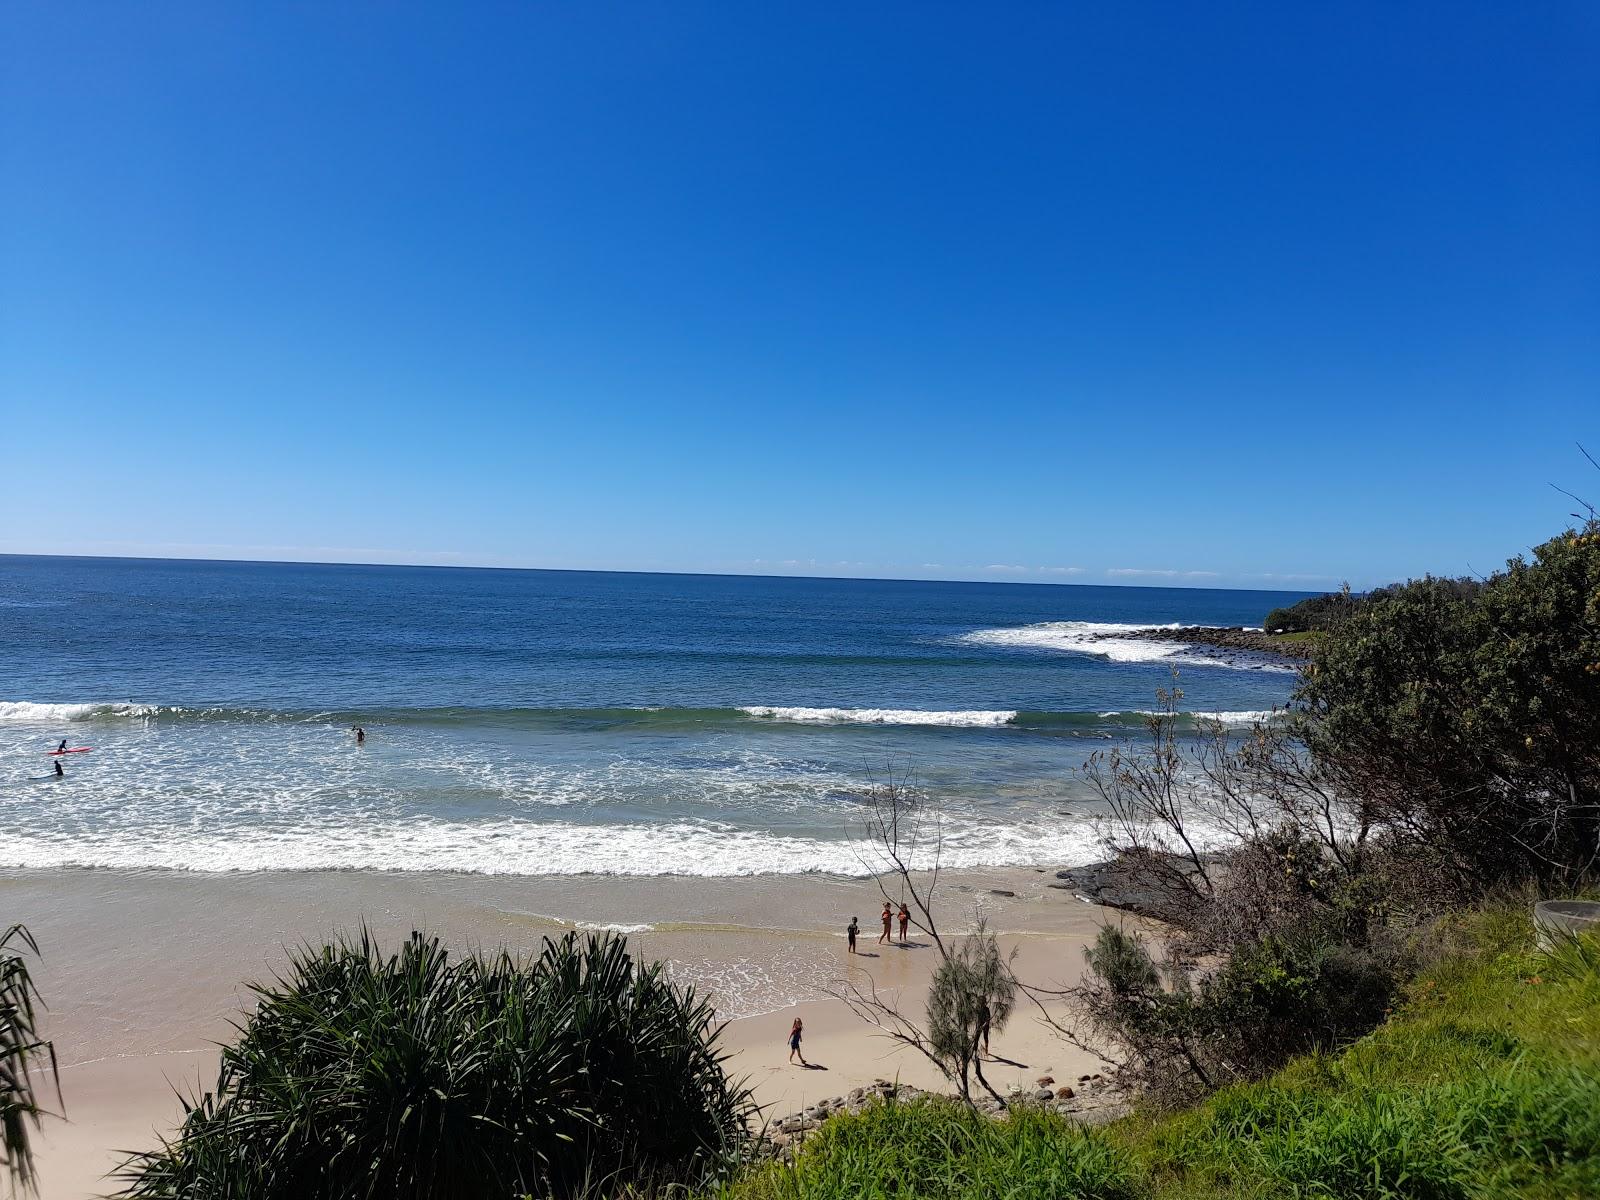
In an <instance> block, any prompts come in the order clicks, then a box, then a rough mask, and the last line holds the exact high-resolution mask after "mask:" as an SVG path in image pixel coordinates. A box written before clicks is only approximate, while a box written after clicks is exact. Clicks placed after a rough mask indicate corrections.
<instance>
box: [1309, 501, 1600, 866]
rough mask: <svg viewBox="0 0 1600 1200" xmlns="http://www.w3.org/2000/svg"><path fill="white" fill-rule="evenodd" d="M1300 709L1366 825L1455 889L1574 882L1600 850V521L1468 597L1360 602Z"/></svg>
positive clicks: (1313, 673) (1324, 656)
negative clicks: (1446, 877)
mask: <svg viewBox="0 0 1600 1200" xmlns="http://www.w3.org/2000/svg"><path fill="white" fill-rule="evenodd" d="M1296 699H1297V701H1298V702H1299V706H1300V707H1299V714H1300V721H1301V730H1302V732H1303V734H1304V737H1305V742H1306V746H1307V747H1308V749H1309V751H1310V753H1311V755H1312V757H1313V758H1314V760H1315V761H1316V763H1317V764H1318V766H1319V768H1320V769H1321V770H1323V771H1324V772H1325V773H1327V775H1328V777H1329V779H1330V780H1331V781H1332V782H1333V783H1334V784H1336V785H1337V790H1338V791H1339V792H1340V793H1341V794H1342V795H1344V796H1346V797H1350V798H1351V799H1353V800H1357V801H1359V804H1360V812H1361V816H1362V819H1363V821H1365V822H1367V823H1368V824H1369V825H1370V826H1371V827H1372V828H1373V829H1374V830H1377V831H1381V832H1382V833H1383V834H1384V835H1385V836H1386V837H1388V838H1389V839H1390V840H1392V841H1395V842H1398V843H1404V844H1406V845H1407V846H1408V847H1409V848H1410V849H1411V850H1413V851H1414V852H1415V853H1416V854H1418V855H1421V856H1424V857H1426V858H1428V859H1430V860H1431V861H1432V862H1433V863H1434V864H1435V869H1436V870H1437V871H1438V872H1440V873H1441V874H1449V875H1452V876H1453V877H1454V878H1455V880H1456V881H1457V882H1458V884H1459V885H1460V887H1461V889H1462V890H1463V891H1464V892H1466V893H1468V894H1482V892H1483V890H1484V889H1485V888H1486V887H1487V886H1490V885H1493V884H1497V883H1510V884H1516V883H1520V882H1521V881H1524V880H1536V881H1540V882H1542V883H1544V884H1546V885H1550V884H1555V885H1566V884H1570V883H1572V882H1574V881H1576V880H1579V879H1581V878H1582V877H1583V876H1584V874H1585V873H1586V872H1588V871H1590V870H1592V868H1593V864H1594V862H1595V852H1596V847H1597V846H1600V524H1597V523H1594V522H1591V523H1589V524H1588V525H1586V526H1585V527H1584V528H1583V529H1582V530H1569V531H1567V532H1566V533H1564V534H1562V535H1561V536H1559V537H1555V538H1552V539H1550V540H1549V541H1547V542H1545V543H1544V544H1542V545H1540V546H1538V547H1537V548H1536V549H1535V550H1534V552H1533V555H1532V557H1531V559H1526V560H1525V559H1522V558H1516V559H1512V560H1511V561H1510V562H1509V563H1508V564H1507V566H1506V569H1505V570H1503V571H1500V572H1496V573H1495V574H1494V575H1491V576H1490V577H1488V578H1487V579H1486V580H1484V581H1483V583H1482V584H1481V585H1475V586H1474V587H1472V588H1470V589H1464V588H1463V587H1462V586H1461V585H1460V582H1459V581H1454V580H1442V579H1422V580H1416V581H1413V582H1411V583H1408V584H1405V585H1403V586H1396V587H1392V588H1388V589H1385V590H1384V591H1383V592H1381V593H1377V594H1374V595H1373V596H1371V597H1369V598H1367V599H1365V600H1363V601H1361V603H1359V604H1358V605H1356V606H1355V608H1354V609H1353V610H1352V611H1351V613H1350V615H1349V616H1348V618H1347V619H1345V620H1343V621H1342V622H1340V623H1339V624H1338V626H1337V627H1336V628H1335V629H1333V630H1332V631H1331V632H1330V633H1329V634H1328V635H1327V636H1325V637H1323V638H1321V639H1320V640H1319V642H1318V644H1317V648H1316V653H1315V656H1314V658H1313V661H1312V663H1311V664H1310V666H1309V667H1308V668H1307V669H1306V671H1305V673H1304V674H1303V676H1302V679H1301V683H1300V686H1299V688H1298V690H1297V692H1296Z"/></svg>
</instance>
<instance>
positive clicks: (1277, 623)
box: [1261, 592, 1356, 633]
mask: <svg viewBox="0 0 1600 1200" xmlns="http://www.w3.org/2000/svg"><path fill="white" fill-rule="evenodd" d="M1355 604H1356V598H1355V597H1354V596H1352V595H1351V594H1350V593H1349V592H1331V593H1329V594H1328V595H1326V596H1311V597H1308V598H1307V599H1305V600H1301V601H1300V602H1298V603H1296V604H1288V605H1285V606H1284V607H1282V608H1275V609H1273V610H1272V611H1271V612H1269V613H1268V614H1267V615H1266V618H1265V619H1264V620H1263V621H1262V622H1261V628H1262V629H1264V630H1266V631H1267V632H1268V633H1313V632H1321V631H1322V630H1325V629H1329V628H1331V627H1332V626H1333V625H1334V624H1335V623H1337V622H1338V621H1340V620H1341V619H1343V618H1344V617H1345V616H1347V615H1348V614H1349V612H1350V610H1351V609H1352V608H1353V607H1354V606H1355Z"/></svg>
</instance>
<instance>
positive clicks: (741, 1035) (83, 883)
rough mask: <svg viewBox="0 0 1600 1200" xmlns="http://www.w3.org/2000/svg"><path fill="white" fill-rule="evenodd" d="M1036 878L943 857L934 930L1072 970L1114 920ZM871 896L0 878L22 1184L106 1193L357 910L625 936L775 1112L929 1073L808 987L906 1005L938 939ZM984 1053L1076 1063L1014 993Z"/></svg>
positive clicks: (492, 884) (385, 924)
mask: <svg viewBox="0 0 1600 1200" xmlns="http://www.w3.org/2000/svg"><path fill="white" fill-rule="evenodd" d="M1051 881H1053V875H1052V873H1050V872H1040V871H1032V870H1026V869H1012V868H1008V869H998V870H993V871H982V870H965V871H952V872H946V873H945V874H944V875H943V876H942V877H941V880H940V886H939V890H938V893H937V897H938V906H937V910H938V913H939V919H940V923H941V930H942V931H943V932H945V933H947V934H948V933H951V932H959V931H960V930H962V929H964V928H966V927H968V926H969V925H970V924H971V923H972V921H973V920H974V919H975V918H976V916H977V915H978V914H979V913H981V914H982V915H983V916H984V917H986V918H987V920H988V921H989V924H990V927H991V928H993V929H994V930H996V932H997V933H999V934H1000V937H1001V941H1002V944H1003V945H1004V946H1006V947H1007V948H1008V949H1009V948H1010V947H1013V946H1014V947H1016V948H1017V950H1018V959H1017V967H1018V971H1019V974H1021V975H1022V976H1023V977H1024V978H1025V979H1027V980H1029V981H1030V982H1035V983H1040V984H1047V983H1065V982H1070V981H1072V980H1073V979H1075V978H1076V977H1077V976H1078V974H1079V973H1080V972H1081V970H1082V953H1081V952H1082V947H1083V946H1084V944H1085V943H1087V942H1089V941H1090V940H1092V939H1093V937H1094V934H1095V931H1096V929H1097V928H1098V927H1099V925H1100V924H1102V923H1103V922H1105V921H1107V920H1110V921H1113V922H1116V921H1121V920H1122V919H1123V918H1122V916H1121V914H1117V913H1114V912H1112V911H1110V910H1106V909H1100V908H1094V907H1091V906H1089V905H1086V904H1083V903H1082V902H1080V901H1078V900H1076V899H1074V898H1073V897H1072V896H1071V895H1070V894H1069V893H1067V892H1063V891H1059V890H1054V889H1050V888H1047V887H1046V884H1047V883H1049V882H1051ZM992 889H1000V890H1003V891H1009V892H1014V893H1015V896H1014V897H1011V896H1003V895H997V894H995V893H994V891H993V890H992ZM880 907H881V900H880V899H879V892H878V889H877V885H876V884H875V883H874V882H873V881H871V880H860V879H842V878H837V877H830V876H762V877H754V878H749V877H746V878H731V879H706V878H695V877H637V878H630V877H615V876H603V877H602V876H593V877H589V876H579V877H570V876H569V877H520V876H477V875H446V874H419V875H408V874H377V873H366V872H327V873H323V872H293V873H267V872H263V873H251V874H239V875H201V874H181V873H167V872H117V871H52V872H21V871H12V872H6V873H3V874H0V914H3V915H4V920H5V922H6V923H9V922H11V921H21V922H23V923H25V924H27V925H28V926H29V928H30V929H31V930H32V931H33V932H34V935H35V936H36V937H37V938H38V939H39V942H40V946H41V948H42V950H43V952H44V960H43V961H42V962H41V963H39V964H37V978H38V981H39V984H40V987H41V989H42V991H43V993H44V997H45V1000H46V1002H47V1004H48V1005H49V1013H48V1015H47V1017H46V1029H47V1032H48V1035H49V1036H50V1037H51V1038H53V1039H54V1041H55V1043H56V1050H57V1054H58V1057H59V1059H60V1062H61V1066H62V1072H61V1080H62V1090H63V1093H64V1099H65V1105H66V1117H67V1119H66V1120H65V1121H61V1120H52V1121H47V1124H46V1128H45V1132H44V1135H43V1136H42V1137H41V1139H40V1147H39V1150H40V1153H39V1170H40V1194H41V1196H42V1197H44V1200H81V1198H82V1197H85V1196H91V1195H96V1194H101V1193H104V1192H106V1191H110V1190H113V1189H114V1187H115V1184H114V1182H113V1181H111V1180H108V1179H106V1177H105V1176H106V1173H107V1172H108V1171H110V1170H112V1169H113V1168H114V1167H115V1166H116V1164H117V1163H118V1162H120V1161H121V1158H122V1152H125V1151H128V1150H133V1149H141V1148H148V1147H150V1146H153V1145H154V1144H156V1140H157V1133H158V1131H170V1130H171V1129H172V1128H173V1126H174V1124H175V1122H176V1120H177V1118H178V1116H179V1114H180V1111H181V1109H180V1106H179V1102H178V1098H177V1095H176V1092H175V1089H176V1091H182V1092H184V1093H191V1092H193V1091H194V1090H195V1089H196V1088H197V1087H198V1086H199V1085H201V1084H202V1083H204V1084H206V1085H209V1084H210V1083H211V1082H213V1081H214V1077H215V1069H216V1050H215V1046H216V1043H218V1042H221V1041H226V1040H228V1039H229V1037H230V1035H231V1022H233V1021H235V1020H238V1019H240V1017H241V1015H242V1014H243V1013H244V1012H245V1011H246V1009H247V1006H248V1004H249V991H248V988H247V986H246V984H247V982H248V981H250V980H255V979H265V978H269V977H270V976H271V975H272V974H273V972H274V971H276V970H278V969H280V968H281V967H282V965H283V963H284V959H285V949H284V948H285V947H286V946H293V945H295V944H297V943H301V942H314V943H317V944H320V943H321V942H322V941H323V940H325V939H326V938H328V937H330V936H332V935H335V934H338V933H349V932H351V931H354V930H356V929H358V928H359V927H360V925H361V924H362V923H363V922H365V923H366V925H367V926H368V927H369V928H371V929H372V930H373V932H374V933H376V934H377V935H378V937H379V938H380V940H381V941H382V942H383V943H384V944H385V945H393V944H394V943H395V942H396V941H397V940H398V939H399V938H401V937H403V936H404V935H405V934H406V933H407V932H409V931H410V930H411V929H412V928H424V929H427V930H429V931H431V932H434V933H437V934H439V935H440V936H441V937H443V938H444V939H445V940H446V942H447V943H448V944H450V945H451V946H454V947H462V948H465V947H484V948H490V949H497V948H499V947H501V946H506V947H508V948H510V949H512V950H513V951H520V952H524V953H530V954H531V953H535V952H537V950H538V948H539V946H540V943H541V940H542V939H543V938H544V937H547V936H553V935H559V934H560V933H561V932H562V931H563V930H564V929H568V928H572V927H573V926H574V925H577V926H580V927H604V926H613V927H617V928H619V929H622V930H624V931H626V932H627V933H628V935H629V940H630V944H631V945H632V946H633V947H634V948H635V949H636V951H637V952H638V953H639V954H641V955H642V956H646V957H650V958H660V959H665V960H666V961H667V962H668V963H669V964H670V967H671V970H672V972H673V975H674V978H676V979H678V980H679V981H681V982H685V983H690V984H693V985H694V986H695V987H697V988H699V989H703V990H705V991H707V992H708V993H709V994H710V995H711V996H712V998H713V999H714V1001H715V1002H716V1003H717V1005H718V1008H719V1010H720V1011H721V1012H722V1013H723V1014H724V1015H725V1016H726V1017H727V1018H728V1019H729V1021H730V1024H729V1025H728V1027H727V1029H726V1030H725V1032H724V1035H723V1036H724V1040H725V1043H726V1044H727V1046H728V1047H729V1049H731V1050H733V1051H734V1052H735V1054H734V1057H733V1059H732V1061H731V1063H730V1071H731V1072H732V1073H734V1074H735V1075H744V1076H746V1077H748V1079H749V1080H750V1082H751V1084H752V1086H753V1087H754V1088H755V1090H756V1095H757V1098H758V1100H759V1101H760V1102H761V1103H762V1104H764V1105H766V1106H768V1111H769V1112H770V1113H771V1114H772V1115H773V1116H778V1117H781V1116H783V1115H787V1114H788V1113H790V1112H793V1111H796V1110H798V1109H799V1108H801V1107H802V1106H803V1105H805V1104H807V1103H811V1102H813V1101H815V1100H817V1099H820V1098H824V1097H828V1096H837V1095H842V1094H844V1093H846V1092H848V1091H849V1090H850V1089H851V1088H853V1087H858V1086H862V1085H864V1084H870V1083H871V1082H872V1081H873V1080H874V1079H876V1078H880V1077H881V1078H887V1079H895V1078H899V1079H901V1080H903V1081H905V1082H908V1083H914V1084H916V1085H918V1086H919V1087H929V1088H933V1087H937V1086H939V1085H940V1082H941V1081H940V1078H939V1075H938V1072H937V1071H936V1070H935V1069H934V1067H933V1066H932V1065H931V1064H930V1063H928V1062H927V1061H926V1060H925V1059H923V1058H922V1057H921V1056H920V1055H918V1054H916V1053H915V1052H914V1051H908V1050H905V1049H903V1048H897V1047H896V1046H894V1045H893V1044H892V1043H890V1042H888V1041H887V1040H885V1039H883V1038H882V1037H881V1036H878V1035H876V1034H875V1032H874V1031H873V1030H872V1029H871V1028H870V1027H869V1026H867V1025H865V1024H864V1023H863V1022H861V1021H860V1020H859V1019H858V1018H856V1017H855V1016H854V1015H853V1014H851V1013H850V1012H849V1011H848V1010H847V1009H846V1008H845V1007H844V1006H843V1005H842V1004H841V1003H839V1002H838V1001H836V1000H833V999H830V998H828V996H827V993H826V989H827V988H828V987H829V986H830V985H834V984H836V983H837V982H838V981H840V980H843V979H845V978H846V977H847V975H848V976H849V977H851V978H853V979H855V980H856V981H857V982H858V983H860V984H861V985H863V986H865V987H874V986H875V987H876V988H877V989H878V991H879V992H880V993H887V994H895V995H898V996H899V997H900V998H901V1000H902V1002H903V1003H904V1004H905V1005H906V1006H907V1007H908V1008H909V1009H913V1010H916V1011H920V1007H921V1001H922V995H923V991H924V989H925V986H926V981H927V977H928V973H929V971H930V970H931V969H932V967H933V965H934V963H935V960H936V951H935V949H934V948H933V946H932V945H931V943H930V942H929V940H928V939H927V938H926V937H925V936H920V935H918V934H917V933H916V931H915V930H913V931H912V939H911V945H910V946H906V947H901V946H892V947H883V946H879V945H877V944H876V938H877V933H878V924H877V918H876V914H877V912H878V910H879V909H880ZM852 915H853V916H857V917H859V918H860V919H861V926H862V937H861V940H860V949H861V951H863V953H862V954H860V955H858V956H856V958H855V959H854V960H853V961H852V960H851V959H850V957H849V956H848V955H847V954H846V944H845V938H844V926H845V924H846V923H847V922H848V920H849V918H850V917H851V916H852ZM795 1016H800V1017H802V1018H803V1019H804V1021H805V1028H806V1033H805V1041H804V1052H805V1055H806V1058H807V1059H809V1060H810V1061H811V1062H813V1063H814V1064H817V1065H818V1066H819V1067H822V1068H825V1069H821V1070H805V1069H802V1068H800V1067H799V1066H790V1065H789V1064H788V1062H787V1058H788V1048H787V1046H786V1044H785V1039H786V1035H787V1033H788V1030H789V1026H790V1023H791V1021H792V1020H793V1018H794V1017H795ZM993 1049H994V1052H995V1054H996V1055H997V1056H1000V1057H1003V1058H1006V1059H1011V1060H1014V1061H1015V1062H1016V1063H1019V1064H1025V1065H1024V1066H1020V1067H1019V1066H1005V1065H1001V1064H996V1065H995V1067H994V1068H993V1069H990V1070H987V1071H986V1073H987V1074H988V1075H989V1076H990V1078H991V1081H992V1082H994V1083H995V1085H996V1086H997V1087H1001V1088H1003V1087H1004V1086H1006V1085H1009V1084H1012V1083H1024V1082H1031V1081H1032V1080H1033V1079H1034V1078H1035V1077H1037V1076H1039V1075H1041V1074H1046V1073H1048V1074H1052V1075H1055V1076H1056V1077H1057V1078H1058V1079H1060V1080H1070V1079H1073V1078H1076V1076H1077V1075H1078V1074H1079V1073H1086V1072H1089V1071H1092V1070H1094V1069H1095V1064H1094V1063H1093V1061H1092V1060H1089V1059H1087V1058H1086V1057H1085V1056H1083V1055H1082V1054H1081V1053H1080V1052H1076V1051H1072V1050H1070V1049H1069V1048H1068V1047H1066V1046H1065V1045H1064V1044H1063V1043H1062V1042H1061V1041H1060V1040H1059V1039H1057V1038H1056V1037H1055V1036H1054V1035H1053V1034H1051V1033H1050V1031H1049V1030H1048V1029H1046V1028H1045V1027H1044V1026H1043V1025H1042V1024H1040V1023H1039V1022H1038V1020H1037V1019H1036V1017H1035V1016H1034V1014H1033V1012H1032V1010H1031V1006H1029V1005H1024V1006H1022V1007H1020V1008H1019V1010H1018V1013H1017V1015H1016V1016H1015V1017H1014V1018H1013V1020H1012V1023H1011V1025H1010V1026H1009V1027H1008V1028H1007V1029H1006V1030H1005V1031H1004V1032H1003V1033H1000V1034H997V1035H996V1037H995V1039H994V1043H993Z"/></svg>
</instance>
